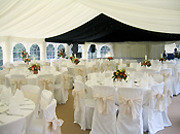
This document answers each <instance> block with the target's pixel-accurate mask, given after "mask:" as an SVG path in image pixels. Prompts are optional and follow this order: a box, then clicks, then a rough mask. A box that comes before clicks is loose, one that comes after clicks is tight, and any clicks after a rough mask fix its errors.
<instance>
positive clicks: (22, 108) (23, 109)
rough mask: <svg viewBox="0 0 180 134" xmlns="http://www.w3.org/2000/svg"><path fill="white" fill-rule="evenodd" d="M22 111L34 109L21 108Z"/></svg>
mask: <svg viewBox="0 0 180 134" xmlns="http://www.w3.org/2000/svg"><path fill="white" fill-rule="evenodd" d="M20 109H21V110H33V108H20Z"/></svg>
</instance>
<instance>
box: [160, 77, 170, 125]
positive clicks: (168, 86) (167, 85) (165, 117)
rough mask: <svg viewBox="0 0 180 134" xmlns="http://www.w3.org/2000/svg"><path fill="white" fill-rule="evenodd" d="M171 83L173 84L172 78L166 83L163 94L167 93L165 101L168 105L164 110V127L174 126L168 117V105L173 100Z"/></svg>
mask: <svg viewBox="0 0 180 134" xmlns="http://www.w3.org/2000/svg"><path fill="white" fill-rule="evenodd" d="M171 84H172V82H171V80H169V81H168V82H166V83H165V85H164V92H163V94H164V95H165V98H164V103H165V106H166V109H165V110H164V111H162V118H163V123H164V127H169V126H172V123H171V121H170V119H169V117H168V107H169V105H170V104H171V103H172V100H171V92H172V90H171V88H172V85H171Z"/></svg>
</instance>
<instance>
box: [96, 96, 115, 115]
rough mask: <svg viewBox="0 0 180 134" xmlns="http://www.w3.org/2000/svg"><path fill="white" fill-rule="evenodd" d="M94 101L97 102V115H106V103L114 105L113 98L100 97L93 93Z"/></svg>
mask: <svg viewBox="0 0 180 134" xmlns="http://www.w3.org/2000/svg"><path fill="white" fill-rule="evenodd" d="M94 100H95V101H98V102H99V113H103V114H107V113H108V111H107V102H108V101H111V102H113V103H115V96H114V95H110V96H102V95H100V94H98V93H94Z"/></svg>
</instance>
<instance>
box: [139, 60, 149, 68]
mask: <svg viewBox="0 0 180 134" xmlns="http://www.w3.org/2000/svg"><path fill="white" fill-rule="evenodd" d="M141 66H145V67H146V66H147V67H150V66H151V62H150V61H149V60H145V61H144V62H143V63H141Z"/></svg>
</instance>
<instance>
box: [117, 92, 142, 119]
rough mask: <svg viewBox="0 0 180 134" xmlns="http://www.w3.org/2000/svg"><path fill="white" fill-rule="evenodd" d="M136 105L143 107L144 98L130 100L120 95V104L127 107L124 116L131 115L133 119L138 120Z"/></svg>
mask: <svg viewBox="0 0 180 134" xmlns="http://www.w3.org/2000/svg"><path fill="white" fill-rule="evenodd" d="M135 103H136V104H137V105H142V96H140V97H138V98H133V99H130V98H125V97H123V96H120V95H119V104H124V105H125V108H124V112H123V114H126V115H128V114H131V115H132V118H133V119H136V111H135V106H134V104H135Z"/></svg>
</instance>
